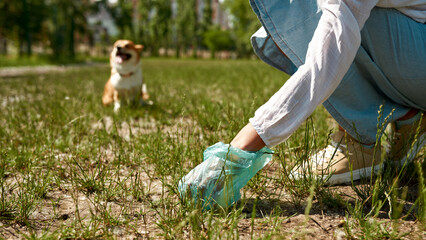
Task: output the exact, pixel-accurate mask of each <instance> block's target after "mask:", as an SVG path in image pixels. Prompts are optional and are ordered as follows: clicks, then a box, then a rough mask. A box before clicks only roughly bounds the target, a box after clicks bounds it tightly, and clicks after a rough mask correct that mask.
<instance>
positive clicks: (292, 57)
mask: <svg viewBox="0 0 426 240" xmlns="http://www.w3.org/2000/svg"><path fill="white" fill-rule="evenodd" d="M250 4H251V6H252V8H253V10H254V12H255V13H256V14H257V16H258V18H259V20H260V21H261V23H262V25H263V27H262V28H261V29H259V30H258V31H257V32H256V33H255V34H254V35H253V36H252V38H251V41H252V45H253V48H254V51H255V53H256V54H257V55H258V56H259V57H260V58H261V59H262V60H263V61H265V62H266V63H268V64H270V65H271V66H273V67H275V68H277V69H279V70H281V71H283V72H285V73H287V74H290V75H292V74H293V73H294V72H295V71H297V68H298V67H299V66H301V65H302V64H303V63H304V62H305V56H306V52H307V48H308V44H309V42H310V40H311V39H312V36H313V34H314V31H315V29H316V26H317V25H318V21H319V19H320V17H321V14H322V12H321V9H320V8H319V7H318V5H317V1H316V0H250ZM280 50H281V51H282V52H283V53H285V55H283V54H282V53H281V51H280ZM323 105H324V107H325V108H326V109H327V111H328V112H329V113H330V114H331V115H332V116H333V118H334V119H335V120H336V121H337V122H338V123H339V124H340V125H341V126H342V127H343V128H344V129H345V130H346V131H347V132H348V133H349V134H350V135H352V136H353V137H356V138H357V139H359V140H360V141H361V142H362V143H374V142H375V141H376V134H377V125H378V123H380V124H382V123H383V121H384V117H385V116H388V115H389V114H390V113H391V112H392V111H394V112H393V114H392V115H391V116H390V117H389V119H388V122H390V121H394V120H396V119H398V118H400V117H402V116H404V115H405V114H406V113H407V112H408V111H409V110H410V109H411V108H416V109H421V110H423V111H425V110H426V24H422V23H419V22H416V21H414V20H412V19H411V18H409V17H407V16H405V15H404V14H402V13H400V12H399V11H397V10H395V9H390V8H377V7H376V8H374V9H373V10H372V12H371V14H370V17H369V19H368V20H367V22H366V23H365V25H364V28H363V29H362V31H361V46H360V48H359V49H358V52H357V54H356V57H355V60H354V62H353V63H352V65H351V66H350V68H349V70H348V72H347V73H346V75H345V76H344V78H343V79H342V82H341V83H340V85H339V86H338V87H337V89H336V90H335V91H334V92H333V94H332V95H331V96H330V98H329V99H327V100H326V101H325V102H324V103H323ZM380 106H382V112H381V114H382V115H383V116H384V117H383V118H381V119H380V120H378V116H379V115H378V110H379V108H380Z"/></svg>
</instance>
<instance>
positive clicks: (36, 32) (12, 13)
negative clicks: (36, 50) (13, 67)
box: [0, 0, 48, 56]
mask: <svg viewBox="0 0 426 240" xmlns="http://www.w3.org/2000/svg"><path fill="white" fill-rule="evenodd" d="M47 16H48V9H47V7H46V4H45V2H44V0H3V1H1V2H0V35H1V36H2V37H4V38H9V39H12V40H15V41H16V42H18V46H19V55H21V56H22V55H31V54H32V45H33V43H37V42H40V41H41V40H43V39H44V37H45V36H44V35H43V34H45V31H44V29H43V26H44V23H45V20H46V19H47Z"/></svg>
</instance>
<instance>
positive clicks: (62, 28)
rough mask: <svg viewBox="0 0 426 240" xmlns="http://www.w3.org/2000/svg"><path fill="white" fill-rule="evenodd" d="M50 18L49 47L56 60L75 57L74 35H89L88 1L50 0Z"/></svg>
mask: <svg viewBox="0 0 426 240" xmlns="http://www.w3.org/2000/svg"><path fill="white" fill-rule="evenodd" d="M49 7H50V10H51V12H52V14H51V18H50V33H51V34H50V40H51V47H52V50H53V53H54V56H55V57H56V58H61V57H67V58H71V59H73V58H74V57H75V37H76V33H77V32H78V33H81V34H89V30H88V25H87V19H86V14H87V13H88V12H89V11H90V4H89V2H88V1H68V0H51V2H50V4H49Z"/></svg>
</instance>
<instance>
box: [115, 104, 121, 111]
mask: <svg viewBox="0 0 426 240" xmlns="http://www.w3.org/2000/svg"><path fill="white" fill-rule="evenodd" d="M120 107H121V103H120V101H115V102H114V112H118V111H119V110H120Z"/></svg>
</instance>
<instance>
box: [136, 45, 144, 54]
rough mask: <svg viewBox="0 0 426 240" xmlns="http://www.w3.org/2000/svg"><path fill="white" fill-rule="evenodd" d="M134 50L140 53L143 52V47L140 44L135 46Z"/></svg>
mask: <svg viewBox="0 0 426 240" xmlns="http://www.w3.org/2000/svg"><path fill="white" fill-rule="evenodd" d="M135 49H136V50H138V51H139V52H141V51H142V50H143V45H142V44H136V45H135Z"/></svg>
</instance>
